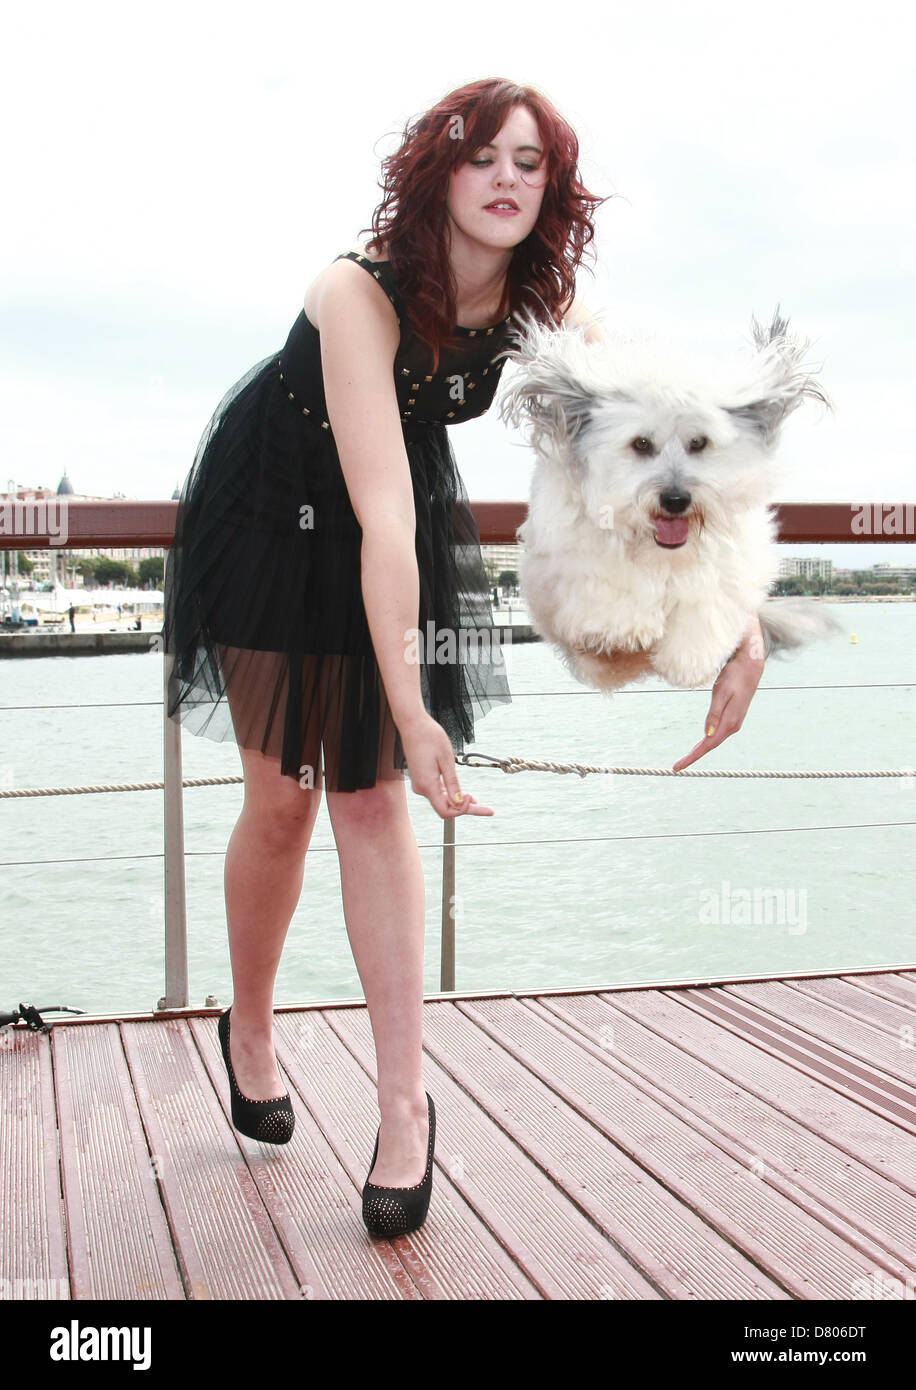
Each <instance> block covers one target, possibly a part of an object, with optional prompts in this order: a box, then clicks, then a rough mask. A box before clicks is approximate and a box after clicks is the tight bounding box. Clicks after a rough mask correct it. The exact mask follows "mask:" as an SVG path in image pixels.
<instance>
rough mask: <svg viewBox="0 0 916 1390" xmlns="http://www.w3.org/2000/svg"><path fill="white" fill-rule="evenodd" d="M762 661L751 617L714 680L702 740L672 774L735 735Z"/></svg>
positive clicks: (760, 634)
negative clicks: (737, 644) (735, 648)
mask: <svg viewBox="0 0 916 1390" xmlns="http://www.w3.org/2000/svg"><path fill="white" fill-rule="evenodd" d="M765 660H766V645H765V643H764V638H763V630H762V628H761V626H760V619H759V618H758V617H757V614H756V613H755V614H754V616H753V618H752V619H751V621H750V625H749V627H748V629H747V632H746V633H745V634H744V640H743V641H742V643H741V646H740V647H739V648H738V650H737V651H736V652H734V653H733V654H732V655H731V656H730V657H729V659H728V661H726V663H725V665H724V666H723V667H722V670H721V671H720V672H719V674H718V676H717V677H716V682H715V685H714V686H713V688H712V700H711V701H710V705H709V713H708V714H707V715H706V724H705V726H704V727H705V729H706V736H705V737H704V738H702V739H701V740H700V742H699V743H698V744H697V745H696V747H695V748H691V750H690V752H689V753H688V754H687V755H686V757H683V758H679V759H678V761H677V762H676V763H674V765H673V767H672V771H674V772H680V771H681V769H682V768H685V767H689V766H690V764H691V763H695V762H696V761H697V759H698V758H702V757H703V755H704V754H705V753H708V752H709V751H710V750H711V749H713V748H717V747H718V746H719V744H720V743H722V742H723V741H724V740H725V739H727V738H728V737H729V736H730V735H731V734H736V733H737V732H738V730H739V729H740V728H741V725H742V724H743V723H744V716H745V715H746V714H747V709H748V705H749V704H750V703H751V700H752V699H753V696H754V691H755V690H756V689H757V686H758V685H759V684H760V677H761V676H762V675H763V663H764V661H765Z"/></svg>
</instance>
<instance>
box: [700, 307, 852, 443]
mask: <svg viewBox="0 0 916 1390" xmlns="http://www.w3.org/2000/svg"><path fill="white" fill-rule="evenodd" d="M788 327H789V321H788V319H784V318H783V317H782V316H781V314H780V312H779V305H778V304H777V306H776V310H775V313H774V314H773V318H772V321H771V323H770V324H769V326H768V327H765V326H764V325H763V324H761V323H759V322H758V321H757V319H756V318H752V319H751V333H752V335H753V339H754V344H755V346H756V348H757V355H756V357H755V359H754V364H753V370H754V375H753V377H752V378H751V379H750V380H749V381H747V382H746V383H745V385H744V386H743V387H742V388H741V389H740V390H739V391H738V392H737V393H736V396H737V399H735V400H733V401H731V402H729V403H726V404H724V409H725V411H726V412H727V413H728V414H729V415H731V416H733V417H734V419H735V420H736V421H743V422H745V423H747V424H749V425H750V426H751V428H752V429H753V430H754V431H755V433H756V434H757V435H759V437H760V439H761V441H762V442H763V444H764V445H765V446H771V445H773V444H775V443H776V440H777V438H778V436H779V431H780V429H781V428H782V425H783V422H784V421H785V419H786V418H787V416H789V415H791V414H792V411H793V410H796V409H797V408H798V407H799V406H800V405H801V404H802V402H803V401H804V400H806V399H810V400H816V401H821V403H822V404H823V405H825V406H826V407H827V409H828V410H832V409H833V406H832V403H831V401H830V397H829V396H828V395H827V392H826V391H825V390H824V388H823V386H822V385H821V384H820V382H819V381H818V380H817V379H816V378H815V377H814V376H813V375H812V374H811V371H810V370H809V368H808V366H807V364H806V363H805V361H804V357H805V353H806V352H807V351H808V348H809V347H810V343H809V342H808V340H807V339H804V340H800V339H798V338H794V337H791V336H790V335H789V333H788V331H787V330H788Z"/></svg>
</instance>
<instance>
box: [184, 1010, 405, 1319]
mask: <svg viewBox="0 0 916 1390" xmlns="http://www.w3.org/2000/svg"><path fill="white" fill-rule="evenodd" d="M216 1023H217V1020H216V1019H197V1020H194V1021H192V1022H191V1025H190V1027H191V1030H192V1033H193V1035H194V1037H195V1039H196V1041H197V1045H198V1047H199V1048H200V1051H201V1056H202V1058H203V1061H204V1065H205V1066H206V1068H207V1071H208V1072H209V1074H210V1077H211V1079H212V1081H213V1083H214V1085H215V1087H216V1089H217V1091H218V1093H219V1096H220V1099H221V1101H222V1102H223V1106H224V1110H225V1114H226V1118H227V1120H230V1121H231V1112H230V1109H229V1083H228V1078H227V1076H226V1067H225V1064H224V1062H223V1056H222V1052H221V1050H220V1046H219V1036H218V1034H217V1028H216ZM316 1030H317V1031H318V1032H319V1033H321V1035H322V1041H323V1042H324V1044H325V1045H324V1046H322V1045H321V1042H319V1043H318V1045H317V1046H316V1043H315V1032H316ZM274 1043H275V1047H276V1050H277V1060H278V1063H279V1065H280V1067H281V1075H283V1076H284V1077H285V1079H286V1080H287V1082H288V1084H289V1086H290V1098H291V1100H292V1103H293V1110H294V1113H295V1116H296V1127H295V1130H294V1131H293V1137H292V1139H291V1140H290V1142H289V1143H288V1144H284V1145H283V1146H282V1147H281V1146H273V1147H272V1146H270V1145H267V1144H259V1143H257V1142H256V1141H255V1140H252V1139H248V1138H246V1136H245V1135H242V1134H239V1133H238V1131H236V1130H233V1133H234V1134H235V1138H236V1142H237V1143H238V1145H239V1147H240V1148H241V1150H242V1152H243V1153H244V1155H245V1161H246V1163H247V1165H248V1170H249V1172H250V1173H251V1177H252V1179H253V1181H254V1183H255V1185H256V1187H257V1189H258V1191H259V1193H260V1195H261V1199H262V1201H263V1203H264V1206H265V1209H266V1210H267V1212H268V1214H269V1216H270V1219H271V1222H272V1224H273V1227H274V1229H275V1231H276V1233H277V1236H278V1239H279V1240H280V1242H281V1243H282V1245H283V1248H284V1250H285V1251H286V1254H287V1258H288V1259H289V1262H290V1265H291V1266H292V1268H293V1270H294V1272H295V1275H296V1280H297V1284H298V1288H299V1290H300V1295H301V1297H303V1298H306V1299H364V1300H383V1299H417V1298H419V1297H420V1294H419V1291H418V1290H417V1288H416V1286H415V1285H414V1284H413V1283H412V1282H411V1280H410V1279H409V1278H408V1277H407V1275H406V1274H405V1271H404V1268H403V1266H402V1265H401V1263H400V1261H399V1260H398V1259H397V1257H396V1256H395V1255H393V1254H392V1253H391V1251H390V1250H389V1249H388V1247H387V1246H385V1245H382V1246H380V1247H378V1246H375V1245H374V1244H373V1243H372V1242H371V1241H370V1240H369V1239H368V1236H367V1234H366V1228H365V1226H364V1225H363V1219H362V1194H361V1191H357V1189H356V1187H355V1185H354V1183H353V1181H352V1178H351V1176H350V1174H349V1173H348V1171H347V1169H346V1168H345V1167H344V1166H343V1165H342V1164H341V1162H340V1160H339V1158H338V1156H337V1153H336V1151H335V1148H334V1146H333V1144H332V1143H331V1142H329V1139H328V1135H329V1134H330V1135H332V1136H333V1135H334V1132H335V1127H336V1120H335V1114H334V1112H333V1111H330V1110H328V1109H327V1108H325V1107H323V1106H321V1105H316V1103H315V1087H314V1086H313V1084H312V1072H313V1068H314V1067H316V1066H318V1067H324V1068H326V1069H327V1071H328V1073H329V1076H330V1077H331V1078H335V1077H336V1078H337V1079H338V1080H340V1079H341V1071H340V1054H341V1052H342V1049H341V1047H340V1044H339V1043H338V1041H337V1039H336V1038H335V1037H334V1035H333V1034H332V1033H331V1032H330V1030H329V1029H328V1028H327V1026H326V1025H325V1024H324V1022H323V1020H322V1018H321V1015H320V1014H315V1013H311V1012H309V1013H302V1014H297V1013H289V1012H287V1013H284V1014H283V1015H282V1016H278V1017H277V1020H276V1026H275V1030H274ZM303 1053H304V1054H305V1055H304V1059H303ZM351 1104H352V1097H351V1096H350V1095H349V1094H348V1093H346V1092H344V1094H343V1095H342V1096H341V1097H340V1109H342V1110H343V1112H344V1113H346V1111H347V1110H348V1109H349V1108H350V1106H351Z"/></svg>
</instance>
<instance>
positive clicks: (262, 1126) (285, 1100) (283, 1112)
mask: <svg viewBox="0 0 916 1390" xmlns="http://www.w3.org/2000/svg"><path fill="white" fill-rule="evenodd" d="M230 1007H231V1006H230ZM217 1032H218V1033H219V1044H220V1047H221V1048H222V1050H223V1060H224V1061H225V1063H226V1071H227V1072H228V1073H229V1088H230V1089H229V1099H230V1102H231V1106H232V1123H233V1125H234V1126H235V1128H236V1129H237V1130H238V1131H239V1132H240V1133H241V1134H247V1136H248V1138H249V1139H257V1140H259V1142H260V1143H262V1144H288V1143H289V1141H290V1139H292V1137H293V1128H294V1127H295V1123H296V1117H295V1115H294V1114H293V1107H292V1102H291V1101H290V1097H289V1092H288V1091H287V1093H286V1095H285V1096H275V1097H272V1098H269V1099H267V1100H249V1099H248V1097H247V1096H243V1095H242V1092H241V1091H240V1090H239V1087H238V1082H237V1081H236V1079H235V1072H234V1071H233V1070H232V1062H231V1060H230V1057H229V1009H226V1011H225V1013H221V1014H220V1016H219V1023H218V1024H217ZM370 1172H371V1169H370Z"/></svg>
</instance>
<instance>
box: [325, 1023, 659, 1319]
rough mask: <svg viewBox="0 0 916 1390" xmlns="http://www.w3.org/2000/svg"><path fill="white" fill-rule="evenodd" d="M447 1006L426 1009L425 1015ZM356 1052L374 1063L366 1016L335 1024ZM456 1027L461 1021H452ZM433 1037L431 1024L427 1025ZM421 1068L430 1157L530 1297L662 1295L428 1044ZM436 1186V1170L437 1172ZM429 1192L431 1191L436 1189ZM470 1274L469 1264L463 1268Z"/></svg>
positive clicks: (470, 1290)
mask: <svg viewBox="0 0 916 1390" xmlns="http://www.w3.org/2000/svg"><path fill="white" fill-rule="evenodd" d="M452 1007H453V1006H452V1005H451V1004H442V1005H435V1006H430V1005H429V1004H427V1005H426V1006H425V1008H424V1013H425V1016H426V1017H427V1018H429V1016H430V1014H431V1013H436V1014H437V1013H438V1012H439V1010H440V1009H444V1010H445V1011H446V1013H447V1014H448V1013H450V1012H451V1011H452ZM339 1022H340V1026H341V1028H342V1030H343V1031H344V1032H345V1035H346V1037H347V1040H348V1043H349V1045H350V1046H351V1047H352V1048H353V1051H354V1055H355V1056H356V1057H357V1058H358V1059H359V1060H360V1061H361V1062H362V1063H363V1064H364V1065H366V1064H370V1063H371V1062H372V1061H374V1056H373V1053H372V1041H371V1030H369V1029H368V1028H367V1026H366V1024H367V1022H368V1019H367V1018H364V1017H349V1018H346V1019H341V1020H340V1021H339ZM456 1022H457V1023H458V1024H459V1026H462V1027H465V1028H467V1027H468V1026H469V1025H468V1024H467V1022H466V1021H465V1020H464V1019H463V1018H461V1017H458V1018H457V1019H456ZM431 1028H432V1033H434V1032H435V1024H432V1025H431ZM425 1036H426V1044H427V1052H428V1054H429V1056H428V1058H427V1061H426V1064H425V1079H426V1085H427V1089H428V1090H429V1092H430V1094H431V1095H432V1096H433V1099H434V1101H435V1103H436V1107H437V1113H438V1114H440V1115H441V1119H440V1120H439V1122H438V1126H437V1142H436V1156H437V1161H438V1163H439V1165H440V1166H441V1167H442V1169H443V1170H444V1171H445V1172H446V1173H447V1174H448V1179H449V1182H450V1183H451V1185H452V1187H453V1188H454V1189H455V1190H456V1191H457V1192H458V1193H460V1194H461V1196H462V1197H463V1198H464V1200H465V1201H466V1202H467V1205H468V1207H469V1208H470V1209H471V1210H473V1212H474V1213H475V1214H476V1216H477V1217H478V1218H479V1220H480V1221H481V1222H483V1223H484V1225H485V1226H486V1227H487V1228H488V1229H489V1231H490V1232H492V1235H493V1236H494V1237H495V1238H496V1240H497V1241H498V1242H499V1244H500V1245H501V1246H502V1248H503V1249H504V1250H505V1251H506V1253H507V1255H508V1256H509V1257H510V1258H511V1260H512V1261H513V1263H514V1265H516V1266H517V1267H518V1269H519V1270H521V1271H522V1273H523V1274H524V1275H525V1277H526V1279H527V1280H529V1281H530V1283H531V1285H532V1286H533V1290H536V1293H534V1292H532V1294H531V1295H530V1296H540V1297H541V1298H544V1299H572V1298H575V1299H598V1298H606V1299H644V1300H654V1299H658V1298H659V1297H660V1294H659V1293H658V1291H657V1290H656V1289H655V1288H654V1287H653V1285H652V1284H651V1283H650V1282H649V1281H648V1280H647V1279H646V1278H645V1277H644V1276H642V1275H641V1274H640V1273H639V1272H638V1271H637V1270H636V1269H634V1267H633V1265H632V1264H631V1263H630V1261H629V1260H627V1259H626V1258H625V1257H624V1256H623V1255H621V1254H620V1252H619V1251H618V1250H617V1249H616V1248H615V1247H614V1246H613V1245H612V1244H611V1243H610V1242H609V1241H608V1240H607V1238H606V1237H605V1236H604V1235H602V1233H601V1232H600V1231H598V1230H597V1229H596V1227H595V1225H594V1223H593V1222H592V1221H589V1220H588V1218H587V1217H585V1216H583V1214H582V1213H581V1212H580V1211H579V1210H578V1208H577V1207H575V1206H573V1205H571V1204H570V1203H567V1202H563V1201H557V1200H555V1199H556V1190H555V1188H554V1187H553V1184H552V1183H551V1182H550V1181H549V1179H547V1178H546V1177H545V1176H544V1174H543V1173H542V1172H541V1170H540V1168H538V1167H537V1165H536V1164H533V1163H531V1162H530V1161H529V1160H527V1159H526V1157H525V1155H524V1154H522V1153H521V1152H520V1151H519V1150H518V1148H517V1147H516V1146H515V1145H514V1144H511V1143H510V1142H508V1141H507V1140H506V1137H505V1135H504V1134H503V1132H502V1130H501V1129H500V1127H499V1123H498V1120H497V1119H494V1118H493V1117H491V1116H490V1115H488V1114H487V1112H486V1111H485V1110H483V1109H481V1108H480V1106H478V1105H476V1104H474V1103H473V1101H472V1100H471V1099H470V1098H469V1096H468V1095H467V1092H466V1091H465V1090H464V1089H462V1086H461V1085H459V1084H457V1083H456V1081H455V1080H454V1079H453V1077H452V1076H451V1075H450V1073H449V1070H448V1067H447V1064H443V1063H442V1061H441V1060H440V1050H439V1049H438V1048H437V1047H436V1045H435V1044H434V1043H433V1045H432V1046H430V1040H431V1031H430V1027H427V1028H426V1033H425ZM436 1181H437V1182H438V1172H437V1175H436ZM434 1191H435V1188H434ZM467 1267H468V1269H470V1270H473V1262H471V1263H469V1264H468V1266H467ZM458 1287H459V1288H462V1287H463V1289H464V1292H463V1294H462V1296H464V1297H471V1296H474V1293H473V1286H472V1285H471V1286H470V1287H469V1286H468V1284H467V1282H466V1277H465V1283H464V1284H463V1285H458Z"/></svg>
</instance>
